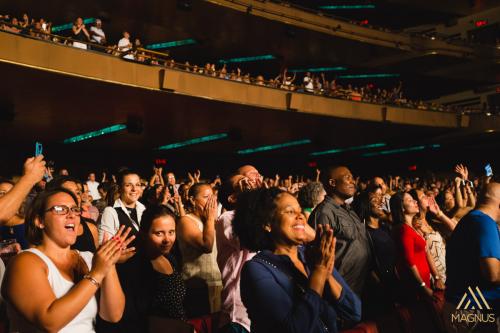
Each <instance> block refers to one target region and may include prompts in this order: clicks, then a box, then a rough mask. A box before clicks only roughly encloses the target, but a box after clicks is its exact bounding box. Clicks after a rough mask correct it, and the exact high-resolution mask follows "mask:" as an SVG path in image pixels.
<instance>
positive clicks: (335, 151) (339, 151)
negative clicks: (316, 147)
mask: <svg viewBox="0 0 500 333" xmlns="http://www.w3.org/2000/svg"><path fill="white" fill-rule="evenodd" d="M385 146H387V144H386V143H384V142H380V143H372V144H369V145H363V146H355V147H347V148H336V149H330V150H324V151H317V152H314V153H311V154H310V155H311V156H321V155H331V154H337V153H343V152H346V151H355V150H362V149H370V148H379V147H385Z"/></svg>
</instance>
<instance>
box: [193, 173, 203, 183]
mask: <svg viewBox="0 0 500 333" xmlns="http://www.w3.org/2000/svg"><path fill="white" fill-rule="evenodd" d="M200 176H201V171H200V170H196V171H195V172H194V180H195V182H196V183H199V182H200Z"/></svg>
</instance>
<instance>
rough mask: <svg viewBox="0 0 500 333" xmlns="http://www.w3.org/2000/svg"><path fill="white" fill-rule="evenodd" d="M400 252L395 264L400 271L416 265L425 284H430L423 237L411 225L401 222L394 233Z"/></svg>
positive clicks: (407, 270)
mask: <svg viewBox="0 0 500 333" xmlns="http://www.w3.org/2000/svg"><path fill="white" fill-rule="evenodd" d="M396 235H397V241H398V245H399V246H400V249H401V251H402V252H401V253H400V255H399V260H398V264H397V268H398V271H399V272H400V273H403V272H409V269H410V267H412V266H416V267H417V270H418V273H419V274H420V277H421V278H422V281H424V282H425V286H426V287H427V288H430V286H431V272H430V269H429V263H428V262H427V255H426V252H425V239H424V238H423V237H422V236H420V235H419V234H418V233H417V232H416V231H415V230H414V229H413V228H412V227H410V226H408V225H407V224H403V225H402V226H401V227H400V228H399V230H398V231H397V233H396Z"/></svg>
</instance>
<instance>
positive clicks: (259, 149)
mask: <svg viewBox="0 0 500 333" xmlns="http://www.w3.org/2000/svg"><path fill="white" fill-rule="evenodd" d="M309 143H311V140H309V139H304V140H296V141H290V142H284V143H279V144H275V145H267V146H261V147H257V148H248V149H242V150H238V152H237V153H238V154H240V155H246V154H253V153H259V152H263V151H269V150H276V149H281V148H287V147H293V146H299V145H305V144H309Z"/></svg>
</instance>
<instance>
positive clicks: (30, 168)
mask: <svg viewBox="0 0 500 333" xmlns="http://www.w3.org/2000/svg"><path fill="white" fill-rule="evenodd" d="M46 171H47V170H46V167H45V161H44V160H43V155H38V156H37V157H30V158H28V159H27V160H26V161H25V162H24V170H23V177H26V179H28V180H29V181H30V183H32V184H33V185H34V184H36V183H38V182H39V181H40V180H42V178H43V176H44V175H45V172H46Z"/></svg>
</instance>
